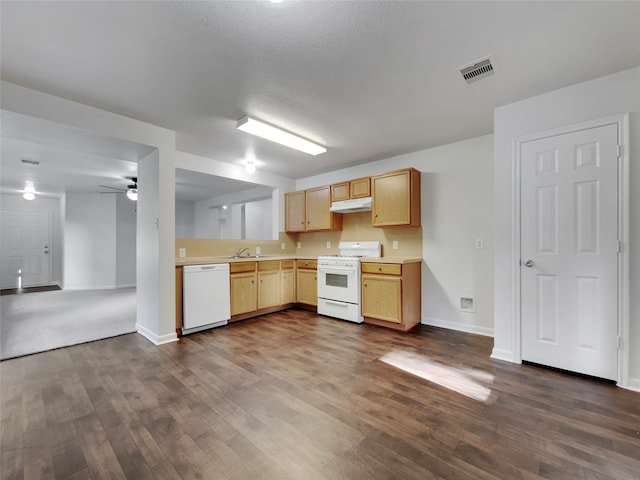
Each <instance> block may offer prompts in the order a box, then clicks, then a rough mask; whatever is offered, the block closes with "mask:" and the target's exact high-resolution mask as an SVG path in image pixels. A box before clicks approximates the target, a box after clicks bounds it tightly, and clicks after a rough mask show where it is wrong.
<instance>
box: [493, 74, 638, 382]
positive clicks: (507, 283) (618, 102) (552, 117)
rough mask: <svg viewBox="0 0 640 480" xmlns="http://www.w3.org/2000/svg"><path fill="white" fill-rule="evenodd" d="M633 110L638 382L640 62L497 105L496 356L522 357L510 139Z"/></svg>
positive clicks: (633, 339) (633, 345)
mask: <svg viewBox="0 0 640 480" xmlns="http://www.w3.org/2000/svg"><path fill="white" fill-rule="evenodd" d="M627 112H635V113H633V114H632V115H631V121H630V124H631V141H630V145H629V147H630V159H631V160H630V163H631V166H630V170H631V178H630V182H631V211H630V217H631V241H630V244H629V245H627V246H626V248H628V249H629V250H628V251H629V252H630V263H631V265H630V269H631V271H630V277H631V278H630V285H629V288H630V292H631V305H630V320H631V322H630V323H631V325H630V328H631V332H630V333H631V334H630V338H629V339H628V347H627V348H629V351H630V359H629V360H630V365H629V375H630V377H631V380H630V384H631V385H632V386H634V387H635V388H640V295H638V292H640V114H639V113H638V112H640V68H634V69H631V70H627V71H623V72H620V73H617V74H614V75H609V76H606V77H602V78H598V79H596V80H592V81H589V82H584V83H580V84H577V85H573V86H571V87H567V88H563V89H560V90H556V91H554V92H550V93H547V94H544V95H539V96H537V97H533V98H530V99H527V100H523V101H520V102H517V103H513V104H511V105H506V106H504V107H500V108H497V109H496V110H495V117H494V127H495V168H494V183H495V199H494V200H495V208H494V210H495V252H496V253H495V340H494V351H493V356H494V357H496V358H501V359H504V360H509V361H518V360H519V358H518V351H519V348H518V344H517V342H519V339H517V338H515V335H514V329H513V324H512V319H513V315H512V311H513V303H512V282H513V279H512V255H513V254H512V234H513V229H514V228H515V226H514V225H513V222H512V212H513V208H514V205H515V203H514V198H513V185H512V183H513V168H512V142H513V140H514V139H515V138H518V137H521V136H524V135H528V134H532V133H536V132H542V131H547V130H550V129H554V128H560V127H565V126H570V125H575V124H579V123H583V122H587V121H592V120H597V119H600V118H605V117H609V116H612V115H618V114H623V113H627Z"/></svg>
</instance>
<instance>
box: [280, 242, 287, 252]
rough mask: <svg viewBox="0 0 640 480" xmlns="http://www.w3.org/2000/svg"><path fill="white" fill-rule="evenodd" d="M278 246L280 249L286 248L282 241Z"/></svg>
mask: <svg viewBox="0 0 640 480" xmlns="http://www.w3.org/2000/svg"><path fill="white" fill-rule="evenodd" d="M280 248H281V249H282V250H284V249H285V248H287V246H286V245H285V244H284V242H282V243H281V244H280Z"/></svg>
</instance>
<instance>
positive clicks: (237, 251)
mask: <svg viewBox="0 0 640 480" xmlns="http://www.w3.org/2000/svg"><path fill="white" fill-rule="evenodd" d="M245 252H246V253H247V255H246V256H247V257H248V256H249V255H250V253H249V248H248V247H244V248H239V249H237V250H236V257H241V256H242V254H243V253H245Z"/></svg>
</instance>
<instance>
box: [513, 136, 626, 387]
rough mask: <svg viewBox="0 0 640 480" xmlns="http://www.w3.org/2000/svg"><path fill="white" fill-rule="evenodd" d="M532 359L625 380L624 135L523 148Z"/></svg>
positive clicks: (525, 308) (525, 293)
mask: <svg viewBox="0 0 640 480" xmlns="http://www.w3.org/2000/svg"><path fill="white" fill-rule="evenodd" d="M520 158H521V256H522V260H521V268H520V273H521V279H520V280H521V282H520V285H521V321H522V359H523V360H528V361H531V362H535V363H539V364H543V365H548V366H552V367H557V368H561V369H565V370H570V371H573V372H579V373H584V374H587V375H593V376H596V377H601V378H607V379H612V380H615V379H617V359H618V356H617V355H618V354H617V348H618V343H617V337H618V314H617V306H618V258H617V257H618V166H617V164H618V161H617V158H618V131H617V125H605V126H601V127H597V128H590V129H586V130H580V131H576V132H573V133H568V134H565V135H558V136H552V137H547V138H543V139H539V140H534V141H530V142H525V143H523V144H522V145H521V157H520Z"/></svg>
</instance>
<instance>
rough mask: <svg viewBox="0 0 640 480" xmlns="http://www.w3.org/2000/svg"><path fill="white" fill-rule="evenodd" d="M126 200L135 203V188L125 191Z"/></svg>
mask: <svg viewBox="0 0 640 480" xmlns="http://www.w3.org/2000/svg"><path fill="white" fill-rule="evenodd" d="M127 198H128V199H129V200H133V201H134V202H136V201H137V200H138V190H137V189H135V188H130V189H129V190H127Z"/></svg>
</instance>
